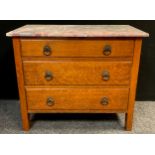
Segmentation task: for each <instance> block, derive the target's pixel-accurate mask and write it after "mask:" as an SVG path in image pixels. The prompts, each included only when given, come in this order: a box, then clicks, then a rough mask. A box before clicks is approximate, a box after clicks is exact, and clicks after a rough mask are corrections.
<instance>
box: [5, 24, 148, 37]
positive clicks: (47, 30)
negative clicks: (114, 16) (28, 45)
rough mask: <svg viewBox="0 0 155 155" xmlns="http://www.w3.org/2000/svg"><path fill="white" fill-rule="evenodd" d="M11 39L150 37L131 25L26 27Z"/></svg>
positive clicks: (10, 35) (9, 34)
mask: <svg viewBox="0 0 155 155" xmlns="http://www.w3.org/2000/svg"><path fill="white" fill-rule="evenodd" d="M6 35H7V36H9V37H148V36H149V34H148V33H146V32H143V31H141V30H139V29H136V28H134V27H132V26H129V25H25V26H23V27H21V28H18V29H16V30H14V31H11V32H8V33H7V34H6Z"/></svg>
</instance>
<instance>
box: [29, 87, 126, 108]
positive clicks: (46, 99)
mask: <svg viewBox="0 0 155 155" xmlns="http://www.w3.org/2000/svg"><path fill="white" fill-rule="evenodd" d="M128 93H129V89H128V88H105V87H104V88H103V87H66V88H65V87H63V88H62V87H52V88H34V87H31V88H30V87H29V88H26V94H27V103H28V110H57V111H58V110H61V111H62V110H81V111H82V110H126V109H127V104H128Z"/></svg>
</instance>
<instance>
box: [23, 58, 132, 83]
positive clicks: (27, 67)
mask: <svg viewBox="0 0 155 155" xmlns="http://www.w3.org/2000/svg"><path fill="white" fill-rule="evenodd" d="M131 65H132V63H131V62H130V61H103V60H100V61H95V60H87V61H82V60H81V61H80V60H76V61H67V60H66V61H61V60H59V61H58V60H57V61H54V60H53V61H52V60H51V61H24V64H23V66H24V75H25V84H26V85H128V84H129V82H130V70H131Z"/></svg>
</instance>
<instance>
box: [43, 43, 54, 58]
mask: <svg viewBox="0 0 155 155" xmlns="http://www.w3.org/2000/svg"><path fill="white" fill-rule="evenodd" d="M43 53H44V55H45V56H50V55H51V53H52V50H51V47H50V46H48V45H45V46H44V48H43Z"/></svg>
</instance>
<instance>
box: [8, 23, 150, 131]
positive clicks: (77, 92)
mask: <svg viewBox="0 0 155 155" xmlns="http://www.w3.org/2000/svg"><path fill="white" fill-rule="evenodd" d="M7 36H11V37H13V46H14V55H15V62H16V71H17V79H18V88H19V95H20V105H21V116H22V122H23V129H24V130H29V126H30V125H29V124H30V122H29V114H31V113H124V114H125V115H126V120H125V127H126V129H127V130H131V129H132V119H133V111H134V101H135V95H136V85H137V76H138V69H139V61H140V52H141V43H142V37H148V34H147V33H145V32H143V31H140V30H138V29H136V28H134V27H131V26H128V25H119V26H116V25H96V26H91V25H85V26H82V25H76V26H74V25H68V26H65V25H61V26H60V25H59V26H58V25H26V26H24V27H21V28H19V29H16V30H14V31H11V32H9V33H7Z"/></svg>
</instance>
